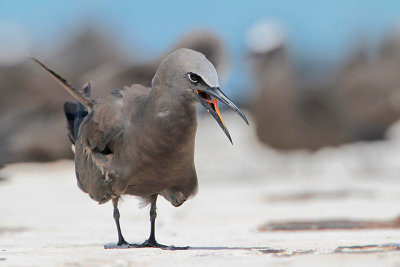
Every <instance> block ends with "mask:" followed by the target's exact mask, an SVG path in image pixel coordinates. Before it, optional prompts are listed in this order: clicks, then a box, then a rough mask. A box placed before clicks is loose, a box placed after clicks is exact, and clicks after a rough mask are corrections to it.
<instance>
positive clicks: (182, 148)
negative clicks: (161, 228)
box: [34, 49, 247, 248]
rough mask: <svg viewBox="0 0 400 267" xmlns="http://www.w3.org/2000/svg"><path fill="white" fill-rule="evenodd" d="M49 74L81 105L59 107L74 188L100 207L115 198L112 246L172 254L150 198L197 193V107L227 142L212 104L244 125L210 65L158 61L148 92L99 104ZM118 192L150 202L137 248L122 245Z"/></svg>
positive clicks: (200, 60) (125, 93)
mask: <svg viewBox="0 0 400 267" xmlns="http://www.w3.org/2000/svg"><path fill="white" fill-rule="evenodd" d="M34 60H35V59H34ZM35 61H37V60H35ZM37 62H38V61H37ZM38 63H39V64H41V63H40V62H38ZM41 65H42V66H43V67H44V68H46V67H45V66H44V65H43V64H41ZM46 69H47V68H46ZM47 70H48V71H50V73H51V74H52V75H53V77H55V78H56V79H57V80H58V81H59V82H60V83H61V84H62V85H63V86H64V87H67V89H68V90H69V91H71V90H72V91H74V92H75V93H74V94H73V95H74V96H75V97H76V98H77V99H78V100H79V101H80V102H81V103H82V104H84V106H83V105H82V104H81V103H72V102H67V103H66V104H65V106H64V108H65V113H66V116H67V120H68V126H69V136H70V139H71V141H72V142H73V143H74V144H75V166H76V176H77V179H78V186H79V187H80V188H81V189H82V190H83V191H84V192H86V193H88V194H89V195H90V197H91V198H92V199H93V200H95V201H97V202H99V203H105V202H107V201H109V200H113V204H114V218H115V221H116V224H117V230H118V238H119V241H118V244H117V246H130V247H138V246H139V247H143V246H151V247H161V248H174V247H167V246H164V245H160V244H158V243H157V242H156V240H155V233H154V228H155V217H156V200H157V196H158V195H161V196H163V197H164V198H165V199H166V200H168V201H169V202H170V203H171V204H172V205H174V206H176V207H177V206H180V205H182V204H183V203H184V202H185V201H186V200H187V199H188V198H190V197H191V196H193V195H194V194H195V193H196V192H197V175H196V169H195V166H194V146H195V135H196V129H197V120H196V103H197V102H200V103H201V104H202V105H203V106H204V107H205V108H206V109H207V111H208V112H210V114H211V115H212V116H213V117H214V118H215V119H216V120H217V122H218V123H219V125H220V126H221V128H222V129H223V130H224V132H225V133H226V135H227V137H228V138H229V139H230V136H229V132H228V130H227V129H226V127H225V124H224V123H223V121H222V119H221V117H220V113H219V109H218V102H217V99H218V100H221V101H222V102H224V103H225V104H227V105H228V106H230V107H231V108H233V109H234V110H235V111H237V112H238V113H239V115H240V116H242V118H243V119H244V120H245V121H246V122H247V119H246V117H245V116H244V114H243V113H242V112H241V111H240V110H239V109H238V108H237V107H236V106H235V105H234V104H233V103H232V101H230V100H229V98H227V97H226V96H225V95H224V94H223V93H222V92H221V91H220V89H219V83H218V77H217V73H216V71H215V68H214V66H213V65H212V64H211V63H210V62H209V61H208V60H207V59H206V58H205V56H204V55H203V54H201V53H199V52H196V51H193V50H190V49H179V50H176V51H175V52H173V53H171V54H170V55H168V56H167V57H166V58H165V59H164V60H163V61H162V62H161V64H160V66H159V67H158V69H157V71H156V74H155V76H154V78H153V80H152V87H151V88H146V87H144V86H141V85H137V84H135V85H132V86H131V87H124V88H122V89H115V90H113V91H111V92H110V93H109V94H106V95H104V96H102V97H100V98H99V99H97V100H92V99H90V97H89V91H90V90H89V89H90V85H88V86H86V88H85V90H84V92H83V93H82V92H78V90H76V89H74V88H72V87H71V86H70V85H68V84H67V83H66V81H65V80H63V79H62V78H61V77H59V76H58V75H57V74H55V73H54V72H52V71H51V70H49V69H47ZM213 97H214V99H213ZM124 194H127V195H134V196H138V197H141V198H142V199H143V200H144V201H145V202H146V203H149V204H151V209H150V218H151V234H150V237H149V239H148V240H147V241H146V242H145V243H143V244H141V245H132V244H128V243H127V242H126V241H125V240H124V238H123V236H122V233H121V229H120V225H119V211H118V207H117V204H118V199H119V197H120V196H121V195H124Z"/></svg>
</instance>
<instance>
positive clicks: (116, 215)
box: [104, 197, 129, 248]
mask: <svg viewBox="0 0 400 267" xmlns="http://www.w3.org/2000/svg"><path fill="white" fill-rule="evenodd" d="M118 200H119V197H117V198H114V199H113V200H112V202H113V206H114V215H113V216H114V220H115V224H116V225H117V231H118V243H117V245H116V246H115V245H113V244H107V245H105V246H104V247H105V248H127V247H128V246H129V243H128V242H126V241H125V239H124V237H123V235H122V232H121V226H120V225H119V217H120V215H119V210H118Z"/></svg>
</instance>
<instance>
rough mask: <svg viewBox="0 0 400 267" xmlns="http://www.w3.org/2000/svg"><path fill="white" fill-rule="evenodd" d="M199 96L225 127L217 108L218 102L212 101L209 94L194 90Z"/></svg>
mask: <svg viewBox="0 0 400 267" xmlns="http://www.w3.org/2000/svg"><path fill="white" fill-rule="evenodd" d="M194 91H195V92H196V93H197V94H198V95H199V96H201V97H202V98H203V100H204V101H206V102H207V104H208V105H209V106H210V108H212V110H214V111H215V112H216V113H217V114H218V117H219V119H220V120H221V121H222V124H223V125H224V126H225V123H224V120H223V119H222V117H221V113H219V108H218V100H217V99H215V98H214V99H212V98H211V96H210V95H209V94H207V93H206V92H201V91H199V90H194Z"/></svg>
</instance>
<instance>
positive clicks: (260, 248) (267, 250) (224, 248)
mask: <svg viewBox="0 0 400 267" xmlns="http://www.w3.org/2000/svg"><path fill="white" fill-rule="evenodd" d="M187 250H262V251H263V252H269V253H279V252H284V251H285V250H283V249H273V248H270V247H224V246H220V247H218V246H216V247H208V246H204V247H188V249H187Z"/></svg>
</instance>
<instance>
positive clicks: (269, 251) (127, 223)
mask: <svg viewBox="0 0 400 267" xmlns="http://www.w3.org/2000/svg"><path fill="white" fill-rule="evenodd" d="M223 115H224V118H225V121H226V123H227V124H228V128H229V129H230V132H231V135H232V137H233V141H234V146H233V147H232V146H231V145H230V144H229V142H228V140H227V139H226V138H225V137H224V136H223V132H222V131H221V130H220V129H219V128H218V125H217V124H216V123H215V122H214V121H213V120H212V118H210V117H209V116H202V117H200V118H199V129H198V136H197V146H196V166H197V171H198V176H199V183H200V190H199V193H198V195H197V196H196V197H195V198H193V199H190V200H189V201H187V202H186V203H185V204H184V205H183V206H181V207H179V208H174V207H172V206H171V205H170V204H169V203H167V202H166V201H165V200H164V199H163V198H160V199H159V201H158V218H157V233H156V234H157V239H158V241H159V242H160V243H164V244H173V245H176V246H187V245H189V246H191V247H192V249H190V250H187V251H164V250H160V249H151V248H144V249H119V250H106V249H104V248H103V245H104V244H105V243H109V242H115V241H116V239H117V235H116V229H115V224H114V220H113V217H112V205H111V203H107V204H105V205H97V204H96V203H95V202H94V201H92V200H90V198H89V197H88V196H87V195H86V194H83V193H82V192H81V191H80V190H79V189H78V188H77V186H76V180H75V176H74V167H73V162H72V161H57V162H53V163H48V164H13V165H10V166H7V167H6V168H5V169H3V170H1V171H0V176H2V177H6V178H7V180H5V181H1V182H0V266H207V265H211V266H267V265H270V266H338V265H341V266H400V250H397V251H396V250H393V251H380V252H369V253H368V252H363V253H360V252H358V253H337V252H335V249H336V248H337V247H338V246H350V245H368V244H384V243H392V242H398V243H400V231H399V230H391V229H387V230H349V231H345V230H335V231H334V230H326V231H297V232H283V231H280V232H260V231H259V230H258V228H259V227H260V226H262V225H263V224H265V223H268V222H277V221H292V220H314V219H343V218H346V219H366V220H368V219H376V220H388V219H392V218H395V217H396V216H397V215H399V214H400V205H399V203H400V126H399V125H397V126H394V127H393V128H392V130H391V132H390V136H389V140H388V141H385V142H376V143H373V144H364V143H359V144H352V145H346V146H342V147H340V148H328V149H324V150H321V151H319V152H317V153H314V154H310V153H307V152H304V151H299V152H295V153H281V152H276V151H274V150H272V149H269V148H268V147H266V146H263V145H260V144H259V143H258V142H257V140H256V138H255V132H254V126H253V125H254V124H252V121H251V120H250V123H251V126H250V127H247V126H246V125H245V124H244V123H243V122H242V121H240V118H239V117H238V116H236V115H234V114H231V113H229V112H224V114H223ZM66 142H67V139H66ZM342 191H343V192H347V193H348V194H347V195H344V196H342V197H340V196H339V197H335V192H342ZM301 192H315V193H320V192H326V193H328V195H327V196H329V195H332V194H333V197H319V198H315V199H309V200H307V199H306V200H293V201H290V200H287V201H285V200H279V198H281V197H285V196H291V195H293V194H296V193H301ZM138 203H139V202H138V201H137V200H136V199H134V198H133V197H125V200H124V201H123V202H122V203H121V204H120V211H121V223H122V230H123V233H124V235H125V238H126V239H127V240H128V241H130V242H142V241H144V240H145V239H146V238H147V236H148V234H149V217H148V209H139V208H138ZM279 251H280V252H279Z"/></svg>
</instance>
